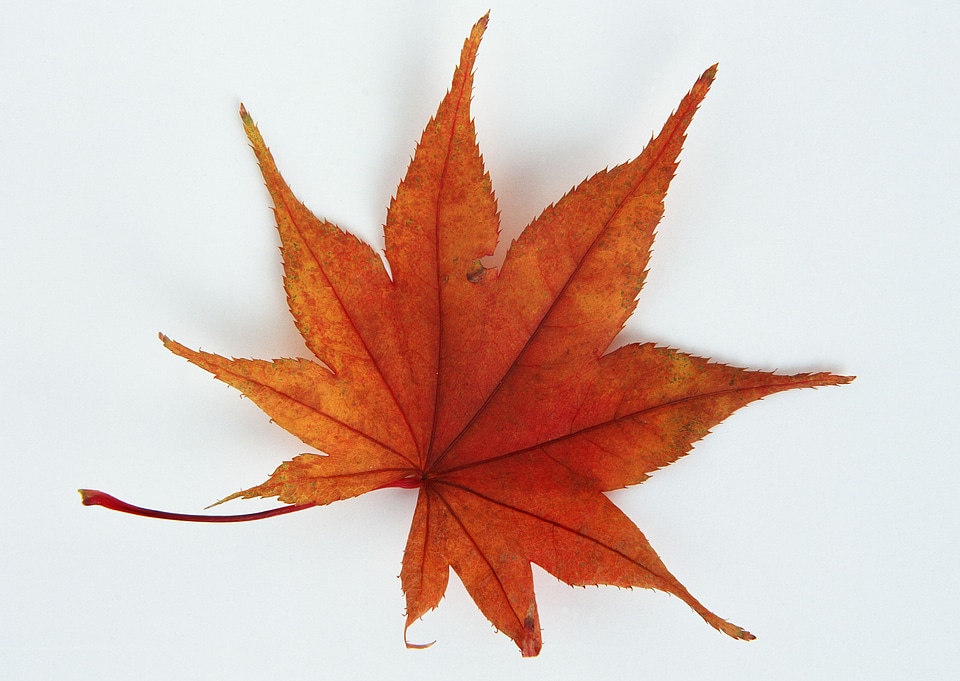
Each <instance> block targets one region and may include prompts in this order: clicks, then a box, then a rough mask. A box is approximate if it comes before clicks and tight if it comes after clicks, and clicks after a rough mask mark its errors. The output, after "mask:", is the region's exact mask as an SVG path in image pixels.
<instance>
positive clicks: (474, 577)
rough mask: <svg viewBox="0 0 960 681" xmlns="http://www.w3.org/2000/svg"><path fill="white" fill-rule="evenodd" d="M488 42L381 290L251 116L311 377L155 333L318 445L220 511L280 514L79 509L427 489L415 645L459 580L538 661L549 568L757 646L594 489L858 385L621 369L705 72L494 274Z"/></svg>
mask: <svg viewBox="0 0 960 681" xmlns="http://www.w3.org/2000/svg"><path fill="white" fill-rule="evenodd" d="M486 25H487V16H485V17H483V18H482V19H481V20H480V21H479V22H477V24H476V25H475V26H474V27H473V30H472V31H471V33H470V36H469V37H468V38H467V40H466V42H465V43H464V46H463V51H462V53H461V56H460V63H459V66H458V67H457V68H456V70H455V72H454V76H453V84H452V86H451V88H450V91H449V92H448V93H447V95H446V96H445V97H444V99H443V101H442V102H441V104H440V108H439V110H438V111H437V114H436V116H435V117H434V118H433V119H432V120H431V121H430V122H429V123H428V125H427V127H426V129H425V130H424V132H423V136H422V137H421V139H420V143H419V145H418V146H417V149H416V154H415V156H414V158H413V159H412V161H411V163H410V166H409V169H408V170H407V173H406V176H405V177H404V179H403V181H402V182H401V184H400V186H399V188H398V189H397V193H396V197H395V198H394V199H393V201H392V202H391V204H390V208H389V211H388V213H387V220H386V225H385V228H384V230H385V241H386V259H387V261H388V262H389V265H390V272H391V274H390V275H388V273H387V271H386V269H385V267H384V264H383V262H382V260H381V259H380V257H379V256H378V254H377V253H375V252H374V251H373V250H372V249H371V248H370V247H369V246H368V245H367V244H364V243H362V242H360V241H359V240H358V239H356V238H355V237H354V236H352V235H350V234H348V233H346V232H344V231H342V230H341V229H340V228H338V227H337V226H335V225H333V224H331V223H329V222H327V221H325V220H323V219H320V218H317V217H316V216H314V215H313V214H312V213H311V212H310V211H309V210H308V209H307V208H306V207H305V206H304V205H303V204H302V203H301V202H300V201H298V200H297V198H296V197H295V196H294V195H293V193H292V192H291V190H290V188H289V187H288V186H287V184H286V182H285V181H284V180H283V178H282V177H281V176H280V173H279V172H278V170H277V168H276V165H275V163H274V160H273V156H272V155H271V153H270V151H269V150H268V149H267V147H266V145H265V144H264V141H263V138H262V137H261V136H260V132H259V131H258V129H257V127H256V126H255V125H254V123H253V121H252V119H251V118H250V116H249V115H248V114H247V112H246V110H245V109H244V108H243V107H242V106H241V109H240V115H241V117H242V120H243V125H244V128H245V129H246V133H247V136H248V137H249V139H250V142H251V144H252V146H253V150H254V152H255V153H256V156H257V160H258V161H259V164H260V168H261V171H262V173H263V177H264V179H265V181H266V185H267V188H268V189H269V191H270V195H271V197H272V199H273V203H274V206H275V214H276V222H277V227H278V229H279V232H280V237H281V241H282V252H283V265H284V285H285V288H286V292H287V299H288V302H289V306H290V310H291V312H292V313H293V316H294V319H295V321H296V325H297V328H298V329H299V331H300V333H301V334H302V336H303V338H304V340H305V342H306V345H307V347H308V348H309V349H310V351H311V352H312V353H313V354H314V355H315V356H316V357H317V359H318V360H319V362H317V361H313V360H309V359H280V360H274V361H264V360H255V359H227V358H225V357H221V356H219V355H215V354H210V353H207V352H200V351H195V350H191V349H189V348H187V347H185V346H183V345H181V344H179V343H177V342H175V341H173V340H170V339H169V338H167V337H166V336H163V335H161V339H162V340H163V343H164V344H165V345H166V347H167V348H169V349H170V350H171V351H173V352H174V353H176V354H177V355H180V356H181V357H184V358H186V359H188V360H189V361H190V362H192V363H194V364H196V365H198V366H200V367H202V368H204V369H206V370H207V371H209V372H211V373H212V374H213V375H214V376H216V378H218V379H220V380H221V381H224V382H226V383H228V384H230V385H232V386H234V387H235V388H237V389H238V390H240V391H241V392H242V393H243V394H245V395H247V396H248V397H249V398H250V399H252V400H253V401H254V402H256V403H257V404H258V405H259V406H260V408H261V409H263V410H264V411H265V412H266V413H267V414H268V415H269V416H270V418H271V419H272V420H273V421H275V422H276V423H277V424H279V425H280V426H281V427H283V428H285V429H286V430H288V431H290V432H291V433H293V434H294V435H296V436H297V437H298V438H300V439H301V440H302V441H303V442H304V443H305V444H307V445H308V446H310V447H313V448H315V449H316V450H318V451H320V452H324V454H316V453H310V454H301V455H299V456H297V457H295V458H293V459H292V460H291V461H287V462H285V463H283V464H282V465H281V466H280V467H279V468H277V470H276V471H275V472H274V473H273V474H272V475H271V476H270V478H269V479H268V480H267V481H266V482H264V483H263V484H261V485H258V486H256V487H251V488H250V489H247V490H244V491H242V492H238V493H236V494H233V495H231V496H229V497H227V498H226V499H224V500H223V501H227V500H229V499H234V498H237V497H243V498H251V497H278V498H279V500H280V501H281V502H285V503H287V504H290V506H287V507H281V508H279V509H274V510H272V511H265V512H261V513H253V514H248V515H241V516H190V515H183V514H175V513H167V512H162V511H151V510H147V509H142V508H139V507H135V506H131V505H129V504H126V503H125V502H121V501H119V500H117V499H116V498H114V497H111V496H109V495H107V494H104V493H103V492H99V491H94V490H81V493H82V494H83V500H84V503H85V504H88V505H102V506H106V507H108V508H113V509H115V510H121V511H127V512H132V513H137V514H140V515H152V516H155V517H162V518H174V519H180V520H202V521H213V522H233V521H237V520H249V519H255V518H262V517H267V516H271V515H277V514H280V513H286V512H290V511H296V510H300V509H302V508H307V507H311V506H316V505H322V504H329V503H331V502H333V501H337V500H339V499H346V498H348V497H353V496H356V495H359V494H363V493H365V492H369V491H372V490H377V489H383V488H387V487H401V488H410V489H417V490H418V497H417V505H416V510H415V512H414V516H413V523H412V527H411V529H410V535H409V538H408V540H407V545H406V549H405V551H404V555H403V566H402V570H401V575H400V578H401V581H402V587H403V592H404V594H405V596H406V606H407V609H406V627H405V630H404V631H405V632H406V629H407V628H409V626H410V624H411V623H413V622H414V621H416V620H417V619H419V618H420V617H422V616H423V615H424V614H425V613H427V612H428V611H429V610H431V609H433V608H435V607H437V605H438V603H439V601H440V599H441V597H442V596H443V594H444V592H445V590H446V588H447V580H448V576H449V571H450V568H451V567H452V568H453V570H454V571H455V572H456V573H457V575H458V576H459V578H460V580H461V581H462V582H463V584H464V586H465V587H466V589H467V591H468V592H469V593H470V596H471V597H472V598H473V600H474V601H475V602H476V604H477V606H478V607H479V608H480V610H481V611H482V612H483V614H484V615H486V617H487V618H488V619H489V620H490V622H492V623H493V625H494V626H495V627H496V628H497V629H498V630H500V631H502V632H504V633H506V634H507V635H508V636H509V637H510V638H512V639H513V640H514V641H515V642H516V644H517V645H518V646H519V648H520V650H521V652H522V654H523V655H524V656H533V655H537V654H538V653H539V651H540V647H541V636H540V622H539V617H538V615H537V603H536V600H535V597H534V588H533V574H532V570H531V563H536V564H537V565H539V566H541V567H543V568H544V569H545V570H547V571H548V572H550V573H551V574H553V575H555V576H556V577H557V578H559V579H560V580H562V581H564V582H566V583H567V584H571V585H587V584H610V585H616V586H620V587H645V588H651V589H659V590H661V591H665V592H668V593H671V594H674V595H675V596H677V597H679V598H680V599H681V600H683V601H684V602H686V603H687V604H688V605H689V606H690V607H692V608H693V610H695V611H696V612H697V613H698V614H699V615H700V616H701V617H702V618H703V619H704V620H706V622H707V623H709V624H710V625H711V626H713V627H715V628H717V629H718V630H720V631H722V632H724V633H726V634H728V635H730V636H732V637H734V638H738V639H752V638H753V636H752V635H751V634H750V633H749V632H747V631H745V630H744V629H742V628H740V627H738V626H736V625H734V624H731V623H730V622H727V621H725V620H723V619H721V618H720V617H718V616H716V615H715V614H713V613H712V612H710V611H709V610H708V609H707V608H705V607H704V606H703V605H702V604H701V603H700V602H699V601H698V600H697V599H695V598H694V597H693V596H692V595H691V594H690V593H689V592H688V591H687V590H686V588H684V587H683V585H681V584H680V582H679V581H677V579H676V578H675V577H674V576H673V575H672V574H671V573H670V572H669V571H668V570H667V568H666V567H665V566H664V564H663V562H662V561H661V560H660V558H659V556H658V555H657V554H656V552H655V551H654V550H653V548H652V547H651V546H650V544H649V542H648V541H647V539H646V538H645V537H644V535H643V534H642V533H641V531H640V530H639V529H638V528H637V527H636V525H634V524H633V522H631V520H630V519H629V518H628V517H627V516H626V515H625V514H624V513H623V512H621V511H620V510H619V509H618V508H617V507H616V506H615V505H614V504H613V503H612V502H611V501H610V500H609V499H608V498H607V496H605V494H604V492H608V491H610V490H615V489H619V488H622V487H626V486H628V485H635V484H638V483H641V482H643V481H644V480H645V479H647V477H648V476H649V475H650V474H651V473H652V472H653V471H655V470H657V469H658V468H661V467H663V466H666V465H668V464H670V463H672V462H673V461H676V460H677V459H678V458H679V457H681V456H683V455H684V454H686V453H687V452H688V451H689V450H690V449H691V446H692V445H693V443H694V442H696V441H697V440H699V439H700V438H702V437H703V436H704V435H706V434H707V433H708V432H709V430H710V428H712V427H713V426H714V425H716V424H717V423H719V422H720V421H722V420H723V419H725V418H726V417H727V416H729V415H730V414H731V413H732V412H733V411H735V410H736V409H739V408H740V407H742V406H744V405H745V404H747V403H748V402H752V401H754V400H757V399H760V398H762V397H764V396H766V395H770V394H772V393H775V392H778V391H782V390H788V389H792V388H802V387H814V386H821V385H832V384H839V383H846V382H848V381H850V380H852V378H851V377H845V376H836V375H832V374H829V373H815V374H797V375H793V376H785V375H780V374H776V373H768V372H761V371H747V370H745V369H738V368H734V367H729V366H724V365H722V364H716V363H712V362H710V361H708V360H705V359H701V358H698V357H694V356H691V355H687V354H684V353H681V352H678V351H676V350H673V349H669V348H664V347H658V346H657V345H655V344H652V343H642V344H636V343H635V344H629V345H624V346H622V347H619V348H617V349H616V350H613V351H610V352H608V349H609V348H610V347H611V343H612V342H613V341H614V339H615V338H616V336H617V334H618V333H619V332H620V330H621V329H622V328H623V325H624V322H625V321H626V320H627V318H628V317H629V316H630V315H631V313H632V312H633V310H634V307H635V305H636V298H637V295H638V293H639V291H640V288H641V286H642V284H643V280H644V276H645V274H646V269H647V263H648V260H649V257H650V248H651V245H652V242H653V236H654V229H655V227H656V225H657V223H658V222H659V220H660V217H661V215H662V214H663V200H664V196H665V194H666V191H667V187H668V185H669V183H670V180H671V179H672V177H673V174H674V171H675V169H676V167H677V157H678V155H679V153H680V149H681V145H682V144H683V141H684V139H685V132H686V129H687V127H688V125H689V124H690V121H691V119H692V117H693V115H694V112H695V111H696V109H697V107H698V105H699V104H700V102H701V101H702V100H703V98H704V96H705V95H706V93H707V90H708V89H709V87H710V84H711V83H712V81H713V79H714V76H715V73H716V67H715V66H712V67H710V68H709V69H707V70H706V72H705V73H704V74H703V75H702V76H701V77H700V78H699V80H697V82H696V84H695V85H694V86H693V89H692V90H691V91H690V92H689V93H688V94H687V95H686V96H685V97H684V98H683V100H682V101H681V102H680V106H679V108H678V109H677V110H676V111H675V112H674V113H673V114H672V115H671V116H670V117H669V119H668V120H667V122H666V124H665V125H664V127H663V129H662V130H661V132H660V133H659V134H658V135H657V136H656V137H654V138H653V139H652V140H651V142H650V143H649V144H648V145H647V147H646V148H645V149H644V150H643V152H642V153H641V154H640V156H638V157H637V158H635V159H634V160H632V161H630V162H628V163H624V164H622V165H619V166H617V167H615V168H612V169H609V170H605V171H602V172H600V173H597V174H596V175H594V176H593V177H591V178H590V179H588V180H586V181H584V182H582V183H581V184H580V185H579V186H577V187H576V188H574V189H573V190H571V191H570V192H569V193H568V194H567V195H566V196H564V197H563V198H562V199H561V200H560V201H559V202H557V203H556V204H554V205H552V206H550V207H548V208H547V209H546V210H545V211H544V212H543V213H542V214H541V215H540V217H538V218H537V219H536V220H534V221H533V222H532V223H531V224H530V225H529V226H528V227H527V228H526V229H525V231H524V232H523V233H522V234H521V235H520V236H519V237H518V238H517V240H516V241H515V242H513V243H512V244H511V246H510V249H509V250H508V251H507V253H506V256H505V259H504V262H503V266H502V267H501V268H500V269H499V271H498V270H496V269H488V268H486V267H484V265H483V264H482V259H483V258H485V257H487V256H490V255H492V254H493V252H494V248H495V247H496V244H497V237H498V233H499V215H498V212H497V204H496V200H495V198H494V195H493V191H492V189H491V183H490V178H489V176H488V175H487V173H486V172H485V171H484V167H483V162H482V159H481V156H480V152H479V149H478V147H477V142H476V135H475V131H474V125H473V121H472V120H471V118H470V99H471V94H472V85H473V73H472V70H473V64H474V59H475V57H476V54H477V48H478V46H479V43H480V38H481V35H482V34H483V32H484V30H485V28H486ZM404 638H405V639H406V634H405V636H404ZM407 645H408V646H410V647H419V646H416V645H415V644H411V643H408V644H407Z"/></svg>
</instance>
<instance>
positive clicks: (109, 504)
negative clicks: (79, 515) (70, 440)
mask: <svg viewBox="0 0 960 681" xmlns="http://www.w3.org/2000/svg"><path fill="white" fill-rule="evenodd" d="M77 491H78V492H80V497H81V498H82V500H83V505H84V506H103V507H104V508H109V509H110V510H111V511H119V512H120V513H129V514H131V515H139V516H143V517H145V518H160V519H162V520H182V521H184V522H190V523H243V522H247V521H248V520H262V519H263V518H272V517H273V516H275V515H284V514H285V513H293V512H294V511H302V510H304V509H307V508H311V507H313V506H316V504H298V505H293V506H281V507H280V508H272V509H270V510H269V511H259V512H257V513H242V514H240V515H199V514H191V513H170V512H169V511H155V510H153V509H150V508H143V507H142V506H134V505H133V504H128V503H127V502H125V501H121V500H120V499H117V498H116V497H114V496H111V495H109V494H107V493H106V492H101V491H100V490H97V489H80V490H77Z"/></svg>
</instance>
